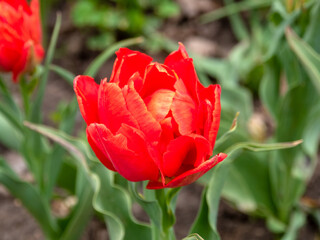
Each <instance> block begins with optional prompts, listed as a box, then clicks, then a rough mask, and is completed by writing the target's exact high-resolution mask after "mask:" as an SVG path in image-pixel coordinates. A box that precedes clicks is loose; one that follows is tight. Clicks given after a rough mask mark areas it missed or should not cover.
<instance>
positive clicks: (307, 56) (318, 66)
mask: <svg viewBox="0 0 320 240" xmlns="http://www.w3.org/2000/svg"><path fill="white" fill-rule="evenodd" d="M286 37H287V40H288V42H289V44H290V47H291V48H292V50H293V51H294V52H295V54H296V55H297V56H298V58H299V59H300V61H301V62H302V64H303V65H304V67H305V69H306V71H307V72H308V74H309V76H310V78H311V80H312V81H313V84H314V86H315V87H316V89H317V90H318V93H319V94H320V55H319V54H318V53H317V52H315V51H314V50H313V49H312V48H311V47H310V46H309V45H308V44H307V43H306V42H304V41H303V40H302V39H300V38H299V37H298V36H297V35H296V34H295V33H294V32H293V31H292V30H291V29H290V28H287V30H286Z"/></svg>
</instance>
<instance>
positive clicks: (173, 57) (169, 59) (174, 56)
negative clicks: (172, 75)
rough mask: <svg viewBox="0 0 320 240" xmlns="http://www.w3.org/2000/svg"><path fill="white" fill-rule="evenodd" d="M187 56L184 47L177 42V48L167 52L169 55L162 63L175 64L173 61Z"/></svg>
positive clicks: (175, 61)
mask: <svg viewBox="0 0 320 240" xmlns="http://www.w3.org/2000/svg"><path fill="white" fill-rule="evenodd" d="M186 58H189V56H188V53H187V51H186V48H185V47H184V45H183V44H182V43H179V49H178V50H177V51H174V52H172V53H170V54H169V56H168V57H167V58H166V59H165V61H164V64H165V65H167V66H169V67H171V66H173V65H175V63H177V62H179V61H181V60H183V59H186Z"/></svg>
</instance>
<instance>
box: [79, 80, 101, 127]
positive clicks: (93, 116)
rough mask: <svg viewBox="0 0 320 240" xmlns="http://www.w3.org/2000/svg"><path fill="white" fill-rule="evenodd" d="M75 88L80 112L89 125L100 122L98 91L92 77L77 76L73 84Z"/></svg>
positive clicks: (97, 86)
mask: <svg viewBox="0 0 320 240" xmlns="http://www.w3.org/2000/svg"><path fill="white" fill-rule="evenodd" d="M73 88H74V91H75V93H76V95H77V99H78V104H79V108H80V112H81V114H82V117H83V119H84V120H85V121H86V123H87V125H89V124H90V123H93V122H99V117H98V89H99V85H98V84H96V83H95V81H94V79H93V78H92V77H88V76H77V77H76V78H75V79H74V82H73Z"/></svg>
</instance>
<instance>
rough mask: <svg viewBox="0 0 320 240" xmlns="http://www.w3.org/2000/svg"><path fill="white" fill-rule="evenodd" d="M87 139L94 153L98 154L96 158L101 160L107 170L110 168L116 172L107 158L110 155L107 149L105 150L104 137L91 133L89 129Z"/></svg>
mask: <svg viewBox="0 0 320 240" xmlns="http://www.w3.org/2000/svg"><path fill="white" fill-rule="evenodd" d="M90 129H91V128H90ZM92 136H93V137H92ZM87 139H88V142H89V144H90V146H91V148H92V150H93V151H94V153H95V154H96V156H97V158H98V159H99V160H100V162H101V163H102V164H103V165H104V166H106V168H108V169H110V170H112V171H116V169H115V168H114V166H113V165H112V162H111V161H110V160H109V158H108V157H107V156H108V153H107V151H106V149H104V145H103V139H102V136H100V135H98V134H97V133H96V132H93V131H92V130H91V131H90V132H89V128H87Z"/></svg>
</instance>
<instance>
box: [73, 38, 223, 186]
mask: <svg viewBox="0 0 320 240" xmlns="http://www.w3.org/2000/svg"><path fill="white" fill-rule="evenodd" d="M117 57H118V58H117V59H116V61H115V63H114V68H113V72H112V75H111V79H110V82H107V79H103V80H102V82H101V83H100V85H98V84H96V83H95V81H94V79H93V78H91V77H88V76H78V77H76V78H75V81H74V90H75V92H76V95H77V98H78V103H79V107H80V110H81V113H82V116H83V118H84V120H85V121H86V123H87V125H88V127H87V137H88V142H89V144H90V145H91V147H92V149H93V151H94V152H95V154H96V155H97V157H98V158H99V159H100V161H101V162H102V163H103V164H104V165H105V166H106V167H107V168H108V169H110V170H113V171H117V172H119V173H120V174H121V175H122V176H123V177H125V178H126V179H128V180H130V181H144V180H149V184H148V186H147V188H149V189H158V188H166V187H179V186H184V185H187V184H190V183H192V182H194V181H196V180H197V179H198V178H199V177H201V176H202V175H203V174H205V173H206V172H207V171H208V170H210V169H211V168H212V167H214V166H215V165H216V164H217V163H219V162H221V161H222V160H223V159H225V158H226V156H227V155H226V154H224V153H220V154H218V155H216V156H214V157H212V158H210V156H211V154H212V150H213V147H214V143H215V139H216V136H217V133H218V129H219V123H220V110H221V107H220V91H221V90H220V86H219V85H210V86H209V87H208V88H205V87H203V86H202V85H201V83H200V82H199V80H198V77H197V75H196V72H195V69H194V66H193V61H192V59H191V58H189V57H188V54H187V52H186V50H185V48H184V46H183V45H182V44H180V48H179V50H178V51H175V52H173V53H171V54H170V55H169V56H168V57H167V58H166V60H165V62H164V64H160V63H156V62H155V63H152V62H151V61H152V58H151V57H149V56H147V55H145V54H143V53H140V52H137V51H131V50H129V49H126V48H121V49H120V50H119V51H118V52H117Z"/></svg>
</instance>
